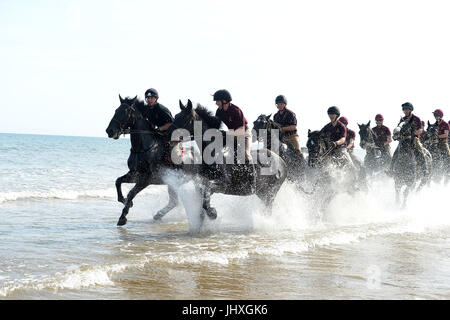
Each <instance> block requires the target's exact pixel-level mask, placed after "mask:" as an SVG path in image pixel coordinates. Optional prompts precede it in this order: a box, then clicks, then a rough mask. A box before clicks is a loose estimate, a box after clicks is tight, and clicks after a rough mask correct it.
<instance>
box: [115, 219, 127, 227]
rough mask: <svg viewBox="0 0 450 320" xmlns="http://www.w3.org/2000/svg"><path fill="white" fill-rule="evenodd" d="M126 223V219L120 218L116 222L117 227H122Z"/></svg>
mask: <svg viewBox="0 0 450 320" xmlns="http://www.w3.org/2000/svg"><path fill="white" fill-rule="evenodd" d="M126 223H127V218H120V219H119V221H118V222H117V225H118V226H123V225H125V224H126Z"/></svg>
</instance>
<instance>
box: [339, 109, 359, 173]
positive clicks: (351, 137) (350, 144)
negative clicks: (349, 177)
mask: <svg viewBox="0 0 450 320" xmlns="http://www.w3.org/2000/svg"><path fill="white" fill-rule="evenodd" d="M339 122H341V123H342V124H343V125H344V126H345V129H346V130H347V135H346V137H345V145H346V148H347V152H348V154H349V155H350V158H351V159H352V161H353V164H354V165H356V166H357V167H358V168H361V167H362V164H361V161H360V160H359V159H358V158H357V157H356V156H355V154H354V153H353V149H354V147H355V137H356V134H355V131H353V130H351V129H349V128H348V119H347V118H346V117H340V118H339Z"/></svg>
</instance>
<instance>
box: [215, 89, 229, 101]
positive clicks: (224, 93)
mask: <svg viewBox="0 0 450 320" xmlns="http://www.w3.org/2000/svg"><path fill="white" fill-rule="evenodd" d="M213 100H214V101H218V100H220V101H222V100H225V101H227V102H230V101H231V94H230V92H228V90H225V89H221V90H218V91H216V93H214V97H213Z"/></svg>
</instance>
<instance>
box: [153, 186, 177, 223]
mask: <svg viewBox="0 0 450 320" xmlns="http://www.w3.org/2000/svg"><path fill="white" fill-rule="evenodd" d="M167 187H168V191H169V204H168V205H167V206H165V207H164V208H162V209H161V210H159V211H158V212H157V213H156V214H155V216H154V217H153V220H161V219H162V217H164V216H165V215H166V213H167V212H169V211H170V210H172V209H173V208H175V207H176V206H177V205H178V195H177V193H176V191H175V190H174V189H173V188H172V187H171V186H170V185H168V186H167Z"/></svg>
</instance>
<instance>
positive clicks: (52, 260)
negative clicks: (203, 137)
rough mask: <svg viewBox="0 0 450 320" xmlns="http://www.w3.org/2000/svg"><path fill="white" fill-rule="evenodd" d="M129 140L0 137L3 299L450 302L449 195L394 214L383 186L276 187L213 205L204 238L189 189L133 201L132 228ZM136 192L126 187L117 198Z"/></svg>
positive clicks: (425, 198) (438, 189)
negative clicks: (124, 218)
mask: <svg viewBox="0 0 450 320" xmlns="http://www.w3.org/2000/svg"><path fill="white" fill-rule="evenodd" d="M128 152H129V141H128V139H123V138H121V139H119V140H118V141H112V140H110V139H106V138H84V137H57V136H37V135H12V134H0V210H1V217H2V219H1V221H0V238H1V239H2V244H1V245H0V299H449V298H450V250H449V249H450V210H448V206H447V209H446V208H445V207H444V206H445V205H446V201H445V199H446V196H447V195H448V193H449V187H444V186H437V185H432V186H431V187H430V188H426V189H424V190H423V191H421V192H420V193H419V194H413V195H412V196H411V199H410V200H409V202H408V204H407V207H406V209H404V210H402V209H399V208H398V207H397V205H396V204H395V202H394V189H393V182H392V180H390V179H385V180H379V181H376V182H374V183H373V184H372V185H371V187H370V191H369V192H368V193H367V194H365V193H356V194H354V195H352V196H351V195H349V194H340V195H338V196H337V197H335V198H334V199H333V200H332V201H331V202H330V203H329V204H328V206H327V209H326V210H325V212H321V213H319V212H318V211H317V210H316V209H317V207H318V204H317V203H314V202H311V201H310V199H309V198H308V197H307V196H306V195H303V194H300V193H298V192H296V191H295V188H294V187H293V186H291V185H289V184H284V185H283V187H282V189H281V191H280V193H279V194H278V195H277V198H276V201H275V205H274V210H273V213H272V215H270V216H267V215H265V210H264V206H263V204H262V202H261V201H260V200H259V199H258V198H256V197H255V196H250V197H234V196H225V195H221V194H216V195H213V197H212V205H213V206H215V207H216V208H217V210H218V213H219V217H218V219H217V221H206V222H205V224H203V225H202V226H201V227H200V224H199V218H198V201H196V200H197V199H198V196H197V195H196V193H195V189H194V187H193V184H192V183H188V184H186V185H183V186H179V185H177V184H176V180H175V179H174V178H173V177H171V178H168V181H170V182H173V183H175V184H176V185H177V186H178V191H179V194H180V200H181V204H180V205H179V206H178V207H177V208H175V209H174V210H173V211H172V212H170V213H168V214H167V216H166V217H165V218H164V219H163V222H161V223H154V222H153V221H152V216H153V215H154V214H155V213H156V212H157V211H158V210H159V209H160V208H162V207H163V206H164V205H165V204H166V203H167V201H168V195H167V187H165V186H151V187H149V188H147V189H146V190H144V191H143V192H142V193H141V194H139V195H138V196H137V198H136V199H135V201H134V207H133V208H132V209H131V210H130V214H129V215H128V223H127V224H126V225H125V226H124V227H117V226H116V223H117V219H118V217H119V215H120V212H121V209H122V204H120V203H118V202H117V201H116V195H115V188H114V181H115V179H116V178H117V177H118V176H120V175H122V174H124V173H126V159H127V157H128ZM125 189H126V190H129V189H130V185H128V186H126V187H125Z"/></svg>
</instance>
